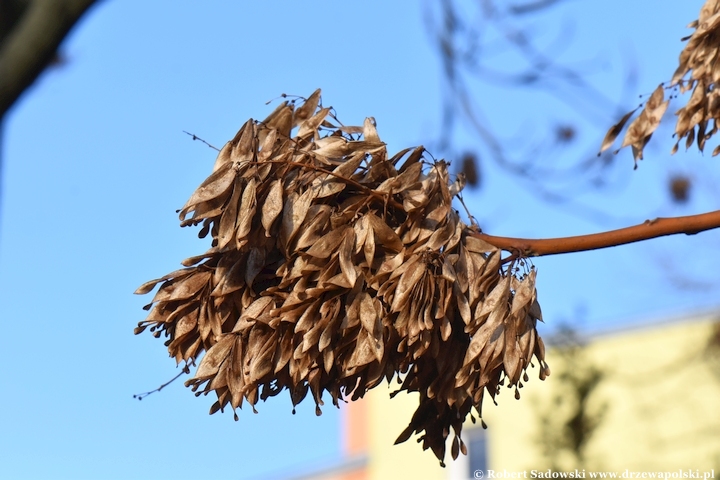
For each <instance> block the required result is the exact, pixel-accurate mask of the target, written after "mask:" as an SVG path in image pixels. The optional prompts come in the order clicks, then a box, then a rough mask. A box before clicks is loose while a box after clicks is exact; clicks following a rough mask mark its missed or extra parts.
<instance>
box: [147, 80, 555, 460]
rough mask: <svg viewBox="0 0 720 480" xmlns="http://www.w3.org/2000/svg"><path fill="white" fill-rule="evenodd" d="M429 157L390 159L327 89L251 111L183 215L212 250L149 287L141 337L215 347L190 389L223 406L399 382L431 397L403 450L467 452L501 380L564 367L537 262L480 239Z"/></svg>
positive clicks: (181, 347) (184, 354)
mask: <svg viewBox="0 0 720 480" xmlns="http://www.w3.org/2000/svg"><path fill="white" fill-rule="evenodd" d="M293 132H295V135H294V137H291V133H293ZM423 152H424V149H423V147H417V148H414V149H413V148H408V149H405V150H403V151H401V152H399V153H398V154H396V155H394V156H393V157H391V158H388V156H387V152H386V149H385V144H384V143H382V142H381V141H380V138H379V137H378V134H377V131H376V129H375V125H374V121H373V120H372V119H366V120H365V124H364V126H363V127H346V126H342V125H340V124H339V122H337V120H336V119H335V117H334V116H333V115H332V113H331V109H330V108H323V107H322V105H321V104H320V91H319V90H318V91H316V92H315V93H314V94H313V95H312V96H310V97H309V98H308V99H307V100H306V101H305V102H304V103H302V104H301V105H299V106H297V108H296V105H294V104H293V103H292V102H284V103H283V104H282V105H280V106H279V107H278V108H277V109H276V110H275V111H274V112H273V113H272V114H271V115H270V116H269V117H268V118H267V119H265V120H264V121H262V122H255V121H252V120H250V121H248V122H247V123H245V125H243V127H242V128H241V129H240V131H239V132H238V134H237V135H236V136H235V138H234V139H233V140H231V141H230V142H228V143H227V144H226V145H225V146H224V147H223V149H222V150H221V151H220V154H219V155H218V158H217V161H216V163H215V167H214V170H213V173H212V174H211V175H210V176H209V177H208V178H207V179H206V180H205V181H204V182H203V183H202V185H200V187H199V188H198V189H197V190H196V191H195V193H193V195H192V196H191V197H190V200H188V202H187V204H186V205H185V206H184V207H183V208H182V210H180V219H181V221H182V225H198V224H202V230H201V232H200V236H201V237H204V236H206V235H208V234H210V235H211V236H212V247H211V248H210V249H209V250H208V251H207V252H206V253H205V254H203V255H200V256H197V257H193V258H189V259H187V260H185V261H184V262H183V265H185V267H186V268H183V269H181V270H178V271H175V272H172V273H170V274H168V275H166V276H164V277H162V278H159V279H156V280H153V281H151V282H148V283H146V284H144V285H142V286H141V287H140V288H139V289H138V290H137V292H136V293H140V294H144V293H148V292H149V291H151V290H152V289H153V288H154V287H155V286H156V285H157V284H160V288H159V290H158V292H157V293H156V294H155V297H154V299H153V301H152V303H151V304H150V305H147V306H146V309H151V310H150V313H149V315H148V317H147V319H146V320H145V321H143V322H140V323H139V324H138V327H137V328H136V329H135V332H136V333H140V332H142V331H143V330H145V329H146V328H147V327H150V330H151V331H153V332H154V335H155V336H156V337H159V336H161V335H164V336H165V337H167V341H166V343H165V345H166V346H167V348H168V351H169V353H170V355H171V356H172V357H174V358H175V359H176V360H177V361H178V363H180V362H185V363H186V364H194V363H195V361H196V360H197V359H198V358H200V357H201V356H202V354H203V352H204V356H202V359H201V360H200V362H199V365H198V367H197V370H196V372H195V375H194V377H193V378H192V379H190V380H189V381H188V382H186V385H188V386H191V387H192V389H193V390H194V391H195V392H196V395H199V394H202V393H204V394H207V393H210V392H212V391H214V392H215V393H216V395H217V398H218V400H217V402H215V404H214V405H213V407H212V408H211V410H210V413H214V412H216V411H218V410H223V409H224V408H226V407H228V406H229V407H231V408H232V409H233V410H234V409H236V408H238V407H241V406H242V404H243V402H244V401H246V402H248V403H249V404H250V405H251V406H252V407H253V410H254V405H255V404H256V403H257V401H258V400H265V399H267V398H268V397H270V396H274V395H277V394H278V393H280V392H281V391H282V390H284V389H287V390H288V391H289V393H290V397H291V399H292V402H293V405H297V404H298V403H300V402H301V401H302V400H303V399H304V398H305V397H306V395H307V393H308V392H310V393H311V394H312V396H313V399H314V401H315V404H316V412H317V413H318V415H319V414H320V405H323V401H322V396H323V393H324V392H327V393H328V394H329V395H330V396H331V397H332V400H333V404H335V405H339V402H340V401H341V400H343V399H345V398H348V397H349V398H352V399H353V400H355V399H357V398H360V397H362V396H363V395H364V394H365V392H367V391H368V390H369V389H371V388H373V387H375V386H377V385H378V384H380V383H381V382H383V380H387V381H390V380H391V379H393V377H396V378H397V379H398V382H399V383H400V384H401V385H400V387H399V390H398V391H409V392H410V391H414V392H419V393H420V404H419V406H418V408H417V411H416V412H415V414H414V415H413V416H412V419H411V421H410V425H409V426H408V427H407V429H406V430H405V431H404V432H403V433H402V434H401V435H400V437H399V438H398V442H401V441H404V440H406V439H408V438H409V437H410V436H411V435H412V434H413V432H415V433H421V432H423V431H424V435H423V436H422V437H421V441H423V448H425V449H426V448H431V449H432V450H433V452H434V453H435V455H436V456H437V457H438V458H439V459H440V460H441V461H442V460H443V458H444V455H445V445H446V439H447V437H448V435H449V431H450V427H453V429H454V432H455V434H454V438H453V443H452V455H453V458H455V457H457V455H458V453H459V452H460V451H463V452H464V451H465V447H464V445H463V443H462V440H461V439H460V432H461V429H462V423H463V421H464V419H465V418H466V417H467V415H468V414H470V413H471V409H472V408H473V407H475V409H476V410H477V412H478V413H479V414H480V413H481V406H482V400H483V395H484V392H485V391H486V390H487V392H488V394H489V395H490V396H491V397H492V398H494V397H495V395H496V394H497V393H498V391H499V389H500V386H501V385H503V383H504V382H507V383H508V387H514V388H515V389H516V396H519V394H518V392H517V388H518V387H522V381H527V374H526V373H525V370H526V369H527V368H528V366H529V365H530V362H531V357H532V356H533V355H535V356H536V358H537V359H538V362H539V368H540V377H541V378H544V377H545V376H546V375H547V374H548V373H549V369H548V367H547V364H546V363H545V360H544V356H545V353H544V346H543V343H542V340H541V339H540V337H539V336H538V334H537V331H536V329H535V327H536V322H537V320H539V319H541V313H540V306H539V304H538V302H537V299H536V290H535V270H534V268H529V267H527V266H526V265H525V264H523V265H524V267H521V266H519V265H520V264H521V263H522V262H512V261H511V262H506V261H503V260H501V251H499V250H498V249H497V248H495V247H494V246H492V245H490V244H488V243H486V242H485V241H483V240H481V239H480V238H477V237H476V236H474V233H475V231H474V230H473V229H472V228H470V227H468V226H466V225H465V224H464V223H463V222H462V221H461V220H460V218H459V216H458V213H457V212H456V211H455V210H454V209H453V208H452V199H453V196H454V195H456V194H457V193H458V190H459V189H460V184H459V183H458V182H451V180H450V178H449V175H448V169H447V165H446V163H445V162H442V161H439V162H433V163H428V162H427V161H426V160H425V159H424V157H423ZM396 393H397V392H396ZM471 416H472V415H471ZM235 418H236V419H237V415H236V416H235ZM472 418H473V420H474V417H472Z"/></svg>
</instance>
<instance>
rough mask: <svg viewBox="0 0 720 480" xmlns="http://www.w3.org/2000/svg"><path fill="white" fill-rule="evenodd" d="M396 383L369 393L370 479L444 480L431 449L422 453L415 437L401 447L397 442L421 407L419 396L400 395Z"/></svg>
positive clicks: (441, 470) (379, 387)
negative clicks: (392, 394) (391, 394)
mask: <svg viewBox="0 0 720 480" xmlns="http://www.w3.org/2000/svg"><path fill="white" fill-rule="evenodd" d="M397 387H398V385H397V384H396V383H393V384H391V385H390V386H389V387H388V386H387V385H380V386H378V387H376V388H375V389H373V390H371V391H370V392H368V393H367V394H366V396H365V397H366V401H367V402H368V413H369V419H368V420H369V423H370V432H369V433H370V435H369V439H370V446H369V457H370V462H369V464H368V473H369V475H368V478H369V479H370V480H386V479H405V478H407V479H422V480H444V479H445V478H446V477H445V469H443V468H442V467H441V466H440V463H439V462H438V460H437V458H435V455H433V453H432V452H431V451H430V450H425V451H423V450H422V446H421V445H419V444H418V443H417V442H416V441H415V440H416V438H417V437H416V436H414V437H411V438H410V439H409V440H408V441H406V442H404V443H401V444H399V445H393V444H394V443H395V439H396V438H397V437H398V435H400V433H401V432H402V431H403V430H405V427H407V426H408V423H410V419H411V418H412V414H413V412H415V409H416V408H417V405H418V394H416V393H413V394H406V393H404V392H403V393H400V394H398V395H396V396H395V398H393V399H392V400H390V393H391V392H393V391H395V390H397Z"/></svg>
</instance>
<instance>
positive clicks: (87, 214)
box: [0, 0, 720, 480]
mask: <svg viewBox="0 0 720 480" xmlns="http://www.w3.org/2000/svg"><path fill="white" fill-rule="evenodd" d="M423 3H427V2H418V3H415V2H381V1H368V2H362V3H346V2H315V1H309V2H277V1H268V2H231V1H216V2H191V1H168V0H164V1H160V0H157V1H153V2H141V1H137V0H136V1H123V2H121V1H117V0H114V1H113V0H108V1H105V2H103V3H101V4H100V5H99V6H97V7H96V8H95V9H94V10H93V11H91V12H90V14H89V15H88V17H87V18H86V19H85V21H84V22H83V23H82V24H81V25H80V26H79V27H78V28H77V29H76V30H75V31H74V33H73V35H72V36H71V37H70V38H69V40H68V41H67V42H66V43H65V45H64V47H63V52H64V54H65V56H66V57H67V63H66V64H65V65H64V66H62V67H60V68H55V69H53V70H51V71H49V72H47V73H46V74H44V75H43V76H42V78H41V79H40V80H39V81H38V82H37V84H36V85H35V86H34V87H33V88H32V89H31V90H30V91H29V92H28V93H27V94H26V95H25V96H24V97H23V98H22V100H21V101H20V102H19V103H18V104H16V106H15V108H14V110H13V111H12V112H11V114H10V115H9V116H8V118H7V119H6V125H5V132H4V142H5V143H4V145H3V157H4V175H3V182H4V184H3V186H2V187H3V191H2V196H3V201H2V207H1V208H2V216H1V217H0V222H1V224H0V319H1V321H2V327H3V334H2V336H1V337H0V338H1V339H0V345H1V346H2V352H3V357H4V362H3V366H2V368H0V372H1V373H2V380H3V381H2V385H3V386H2V390H1V393H2V395H1V396H0V399H1V400H0V432H1V433H0V452H2V454H1V455H0V456H1V457H2V459H3V460H2V461H1V462H0V477H2V478H13V479H41V478H50V479H85V478H87V479H97V478H103V479H145V478H147V479H163V478H172V479H177V480H179V479H185V478H188V479H189V478H205V477H208V476H212V477H217V478H241V479H243V478H261V477H263V475H264V474H269V473H273V472H275V473H276V472H284V474H286V475H287V474H290V473H299V472H300V470H301V469H304V468H307V467H309V466H311V465H313V464H314V463H316V462H318V461H326V460H329V459H332V458H333V456H334V455H337V454H338V452H339V450H340V445H339V430H338V422H339V418H340V416H339V413H338V412H337V411H336V410H335V409H334V408H333V407H326V408H325V409H324V414H323V416H322V417H320V418H316V417H315V415H314V408H313V405H310V404H309V403H308V404H303V405H301V406H300V408H299V409H298V414H297V415H295V416H293V415H291V404H290V400H289V398H288V396H287V395H285V394H283V395H280V396H279V397H275V398H272V399H270V401H269V402H267V403H264V404H260V405H259V406H258V410H259V412H260V413H259V414H257V415H254V414H253V413H252V412H251V411H248V410H243V411H241V412H239V413H240V421H239V422H234V421H233V420H232V415H227V414H226V415H220V414H217V415H214V416H208V415H207V410H208V409H209V407H210V405H211V404H212V403H213V401H214V400H213V399H211V398H205V397H202V398H195V397H194V396H193V395H192V393H191V392H190V391H189V390H188V389H186V388H184V387H183V386H182V383H181V382H178V383H176V384H173V385H171V386H170V387H168V388H167V389H166V390H164V391H163V392H161V393H159V394H154V395H152V396H150V397H148V398H146V399H145V400H143V401H142V402H138V401H136V400H133V398H132V395H133V394H134V393H140V392H143V391H146V390H150V389H153V388H155V387H157V386H158V385H160V384H161V383H163V382H164V381H166V380H168V379H170V378H171V377H172V376H174V375H175V373H176V372H177V370H176V369H175V367H174V362H173V361H172V360H171V359H169V358H168V357H167V353H166V350H165V348H164V347H163V345H162V341H159V340H156V339H154V338H152V337H151V336H150V335H148V334H144V335H141V336H138V337H136V336H134V335H133V334H132V329H133V327H134V326H135V325H136V323H137V322H138V321H140V320H142V319H143V318H144V315H143V314H144V313H145V312H143V310H141V307H142V305H144V304H145V303H147V302H148V301H149V300H150V297H135V296H133V295H132V292H133V291H134V289H135V288H136V287H137V286H138V285H140V284H141V283H143V282H144V281H146V280H149V279H151V278H156V277H159V276H162V275H164V274H165V273H167V272H169V271H171V270H174V269H176V268H178V267H179V262H180V261H181V260H182V259H184V258H186V257H189V256H192V255H195V254H198V253H202V252H203V251H205V249H206V248H207V244H206V243H205V242H204V241H201V240H198V239H197V237H196V234H197V231H193V230H188V229H182V230H181V229H180V228H179V226H178V220H177V216H176V214H175V210H176V209H177V208H179V207H181V206H182V205H183V204H184V202H185V200H186V199H187V197H188V196H189V195H190V194H191V193H192V191H193V189H194V188H195V187H196V186H197V185H198V184H199V183H200V182H201V181H202V180H203V179H204V178H205V176H206V175H207V174H208V172H209V171H210V169H211V168H212V164H213V161H214V157H215V152H214V151H212V150H210V149H209V148H207V147H205V146H204V145H202V144H201V143H200V142H193V141H191V139H190V138H189V137H187V136H186V135H185V134H184V133H182V131H183V130H187V131H189V132H192V133H195V134H197V135H198V136H200V137H202V138H204V139H205V140H207V141H209V142H210V143H213V144H215V145H217V146H221V145H222V144H223V143H224V142H225V141H227V140H228V139H230V138H232V136H233V135H234V134H235V132H236V131H237V129H238V128H239V127H240V126H241V125H242V123H243V122H244V121H245V120H247V119H248V118H250V117H252V118H263V117H264V116H266V115H267V114H268V113H269V112H270V111H271V108H272V107H270V106H266V105H265V102H266V101H268V100H271V99H273V98H275V97H277V96H278V95H279V94H281V93H284V92H285V93H293V94H300V95H308V94H310V93H311V92H312V91H313V90H314V89H315V88H318V87H322V88H323V93H324V95H323V98H324V103H325V104H326V105H332V106H334V107H335V108H336V109H337V111H338V112H339V115H340V118H341V119H342V120H343V121H344V122H345V123H346V124H362V121H363V119H364V117H365V116H370V115H372V116H374V117H375V118H376V120H377V123H378V129H379V133H380V136H381V138H383V139H384V140H385V141H386V142H387V143H388V145H389V150H390V151H391V152H394V151H397V150H399V149H401V148H403V147H406V146H411V145H416V144H421V143H422V144H431V143H432V141H434V140H436V135H437V131H438V127H439V124H440V120H439V116H440V111H441V110H440V105H441V100H440V99H441V81H440V79H441V74H440V65H439V62H438V58H437V56H436V54H435V52H434V50H433V48H432V46H431V43H430V41H429V37H428V34H427V32H426V29H425V27H424V23H423V10H422V8H421V7H420V5H421V4H423ZM651 3H652V6H651V5H650V4H651ZM701 3H702V2H701V1H691V2H677V1H670V0H663V1H657V2H619V1H612V2H608V1H596V0H592V1H591V0H583V1H582V2H569V4H568V6H567V7H566V8H563V9H561V10H559V11H558V12H559V13H557V15H558V16H557V17H556V19H557V20H556V24H558V25H564V24H567V25H574V34H573V35H574V36H573V37H572V38H573V42H574V43H573V46H572V47H571V48H569V49H568V50H567V52H566V55H567V58H568V59H573V58H576V59H582V58H584V59H586V60H587V59H590V60H592V64H593V65H594V67H597V68H596V69H594V70H593V72H595V73H594V74H593V75H594V76H593V77H592V78H593V81H594V82H595V83H596V85H597V86H598V88H601V89H603V90H605V91H606V92H607V93H608V95H609V96H613V95H619V92H620V84H621V80H620V78H621V75H622V72H623V62H624V61H625V60H627V59H628V58H632V59H634V60H633V61H635V62H637V68H638V71H639V74H640V78H639V83H638V92H637V93H647V92H650V91H652V89H653V88H654V87H655V86H656V85H657V83H659V82H660V81H662V80H666V79H667V78H668V77H669V76H670V75H671V73H672V72H673V70H674V68H675V63H674V62H675V61H676V58H677V54H678V53H679V51H680V48H681V43H680V42H679V38H680V37H681V36H683V35H685V34H686V33H687V30H686V29H685V28H684V26H685V25H686V24H687V23H688V22H690V21H691V20H693V19H694V18H696V13H697V11H698V10H699V6H700V4H701ZM552 25H553V24H552V23H550V24H540V25H539V28H540V30H542V29H543V28H546V29H548V30H550V29H551V26H552ZM498 58H499V60H498V62H499V63H498V65H500V66H503V67H507V68H511V67H512V65H511V63H512V59H510V58H509V59H507V61H505V60H503V59H502V57H501V56H500V55H498ZM477 93H478V97H477V98H478V101H480V102H481V103H482V105H483V108H484V110H485V112H486V114H487V115H488V118H491V119H492V121H493V122H494V123H493V128H495V129H496V130H497V131H498V132H502V133H503V135H505V136H506V137H507V138H508V139H515V140H512V141H518V140H517V139H518V138H520V139H522V137H521V136H520V134H521V133H522V132H523V131H526V132H527V131H542V128H541V126H540V127H538V122H542V121H547V119H548V118H551V119H552V118H555V119H556V120H557V121H558V122H561V121H563V120H564V119H565V116H564V115H565V114H566V113H567V111H569V110H567V109H566V107H563V106H561V105H558V104H557V102H556V103H553V102H552V101H551V100H550V99H549V97H547V96H544V95H539V94H533V95H528V94H518V93H516V92H513V91H509V90H503V89H497V88H490V87H488V88H484V89H479V90H478V91H477ZM548 112H550V113H548ZM543 119H544V120H543ZM613 120H614V119H613V118H608V119H607V126H608V127H609V126H610V125H611V124H612V123H613ZM523 129H527V130H523ZM580 133H581V137H580V141H582V148H579V149H578V150H577V151H578V152H580V151H582V152H587V150H588V149H591V148H592V147H593V146H594V145H597V144H599V141H600V139H601V138H602V135H603V134H604V132H601V131H599V130H588V129H585V130H581V132H580ZM667 136H668V135H666V137H667ZM456 141H457V143H458V145H460V146H461V147H465V148H472V147H473V145H474V143H473V142H475V144H476V143H477V140H475V139H474V137H473V136H472V134H471V132H470V131H469V130H465V131H462V130H461V131H459V132H458V133H457V138H456ZM660 143H661V147H659V148H657V149H655V150H652V149H651V150H650V151H648V154H647V157H648V159H647V160H646V161H645V162H644V163H643V164H642V165H641V168H640V169H639V170H638V171H636V172H633V171H632V169H631V164H632V160H631V159H630V154H629V152H623V153H622V154H620V155H619V157H618V159H617V160H618V161H622V162H626V164H627V171H626V176H627V178H625V179H624V180H623V181H622V183H623V184H627V186H626V188H625V189H624V190H623V192H622V193H621V194H620V196H619V197H617V198H615V197H612V196H600V195H595V196H587V198H585V199H583V200H584V201H586V202H587V203H590V204H595V205H600V204H606V205H608V206H610V207H611V208H615V209H617V211H620V212H621V213H622V215H623V218H627V219H629V220H631V221H632V222H641V221H643V220H644V219H645V218H648V217H651V216H657V215H670V214H681V213H693V212H700V211H702V210H707V209H712V208H716V207H713V201H715V202H717V199H716V198H713V197H712V196H706V197H704V198H700V199H699V200H697V201H695V202H693V203H692V204H691V205H690V206H688V207H685V208H682V209H678V208H675V207H671V206H670V205H669V202H668V201H667V196H666V194H665V183H664V182H665V180H666V178H667V175H668V171H674V170H673V169H677V170H679V171H682V172H686V173H690V174H692V175H695V176H696V179H697V181H698V183H699V184H702V182H706V183H708V185H712V182H711V181H710V180H711V179H712V175H713V173H712V172H708V171H707V169H706V170H702V169H701V167H697V165H702V164H703V162H701V163H700V164H698V163H697V162H696V161H695V160H693V157H691V156H687V157H685V156H677V157H676V158H671V157H669V155H667V152H668V150H669V146H670V145H671V143H670V141H669V140H668V141H664V142H660ZM714 161H716V160H710V159H709V158H708V159H705V161H704V162H705V163H708V162H714ZM692 162H695V163H692ZM668 165H670V166H668ZM485 173H486V177H485V182H486V183H485V187H484V188H483V189H482V190H481V191H479V192H478V193H476V194H472V193H471V194H468V196H467V198H468V199H469V201H470V208H471V209H472V211H473V212H474V213H476V214H477V216H478V217H479V218H481V220H485V221H486V222H487V224H488V225H490V226H491V227H492V230H490V233H496V234H500V235H516V236H520V235H522V236H532V237H539V236H560V235H570V234H580V233H586V232H592V231H597V230H599V229H600V228H601V227H599V226H598V225H597V224H596V223H593V222H591V221H585V220H582V219H580V218H578V216H577V215H568V214H566V213H557V212H553V211H550V210H549V209H548V208H547V207H545V206H543V205H538V204H537V202H536V200H535V197H533V196H532V195H528V194H527V193H526V192H525V191H524V190H523V189H524V188H526V187H521V186H518V185H517V184H515V183H512V181H511V180H509V179H507V178H506V177H504V176H503V175H502V174H501V173H500V172H499V171H498V170H497V169H495V168H493V167H492V166H487V170H486V172H485ZM606 226H607V225H606ZM610 226H612V227H619V226H623V225H621V224H617V225H610ZM719 238H720V237H719V236H718V235H717V234H713V233H709V234H703V235H698V236H696V237H693V238H690V239H680V240H672V239H670V240H658V241H654V242H652V243H650V244H647V246H628V247H622V248H617V249H613V250H612V251H605V252H596V253H583V254H577V255H571V256H564V257H550V258H546V259H538V260H537V261H535V264H536V265H537V266H538V267H539V293H540V300H541V303H542V305H543V309H544V313H545V319H546V321H547V322H548V323H549V324H553V323H557V322H559V321H563V320H565V321H571V320H578V321H581V322H582V325H583V326H585V327H587V328H603V326H605V325H619V324H621V323H622V322H627V321H629V320H636V319H638V318H646V319H647V318H657V317H658V316H667V315H669V314H671V313H672V314H678V313H682V312H685V311H690V310H694V309H697V308H701V307H708V306H714V305H718V303H720V302H718V301H717V300H715V299H716V298H717V294H718V284H717V278H716V277H713V272H714V271H716V270H717V268H716V267H717V265H716V264H717V259H715V260H713V261H711V260H708V259H707V256H708V255H710V254H712V252H713V250H712V247H713V246H715V245H716V244H717V240H718V239H719ZM697 252H701V253H697ZM698 259H702V261H703V263H702V264H700V263H698V262H697V261H698ZM692 262H695V263H692ZM683 264H688V265H689V266H688V268H690V270H689V271H690V272H695V273H697V275H702V278H703V279H709V280H715V283H712V282H711V283H710V286H709V287H707V286H706V287H705V288H704V289H697V288H695V289H692V290H682V289H677V288H674V287H673V286H672V282H671V281H670V279H669V277H672V276H673V272H674V271H675V270H673V268H674V267H672V265H676V266H677V265H683ZM660 265H665V266H660ZM667 265H670V267H667ZM578 312H584V313H580V314H579V313H578ZM328 403H329V402H328ZM389 448H390V447H389Z"/></svg>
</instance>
